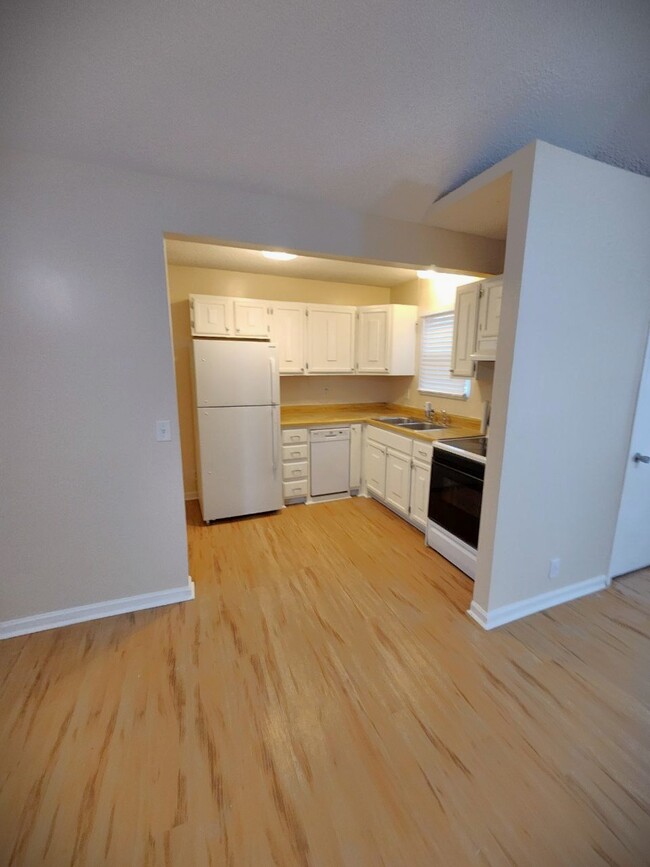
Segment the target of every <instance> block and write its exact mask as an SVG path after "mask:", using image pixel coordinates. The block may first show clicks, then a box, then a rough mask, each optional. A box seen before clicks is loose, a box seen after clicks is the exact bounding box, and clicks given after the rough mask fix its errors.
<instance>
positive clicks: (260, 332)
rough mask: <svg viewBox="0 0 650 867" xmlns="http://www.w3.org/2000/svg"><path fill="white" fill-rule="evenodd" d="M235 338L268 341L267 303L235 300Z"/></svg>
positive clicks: (246, 299) (243, 299)
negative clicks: (253, 338) (254, 338)
mask: <svg viewBox="0 0 650 867" xmlns="http://www.w3.org/2000/svg"><path fill="white" fill-rule="evenodd" d="M234 305H235V337H257V338H260V339H262V340H268V339H269V331H270V330H271V329H270V326H269V302H268V301H256V300H253V299H250V298H235V301H234Z"/></svg>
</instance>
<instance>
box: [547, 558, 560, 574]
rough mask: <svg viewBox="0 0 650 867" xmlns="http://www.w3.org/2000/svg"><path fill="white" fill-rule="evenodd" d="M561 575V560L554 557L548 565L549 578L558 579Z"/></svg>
mask: <svg viewBox="0 0 650 867" xmlns="http://www.w3.org/2000/svg"><path fill="white" fill-rule="evenodd" d="M559 574H560V558H559V557H554V558H553V559H552V560H551V561H550V563H549V564H548V577H549V578H557V577H558V575H559Z"/></svg>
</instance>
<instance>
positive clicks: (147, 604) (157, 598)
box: [0, 578, 194, 639]
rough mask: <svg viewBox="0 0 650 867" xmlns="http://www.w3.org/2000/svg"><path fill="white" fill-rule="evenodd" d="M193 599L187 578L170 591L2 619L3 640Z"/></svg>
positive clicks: (189, 581) (0, 629) (1, 634)
mask: <svg viewBox="0 0 650 867" xmlns="http://www.w3.org/2000/svg"><path fill="white" fill-rule="evenodd" d="M191 599H194V581H192V579H191V578H188V583H187V584H186V585H185V586H183V587H172V588H171V589H170V590H158V591H156V592H154V593H141V594H140V595H139V596H124V597H123V598H121V599H109V600H108V601H106V602H92V603H91V604H90V605H77V606H75V607H74V608H61V609H60V610H59V611H46V612H45V613H44V614H31V615H29V616H28V617H19V618H17V619H16V620H4V621H2V622H0V639H2V638H14V637H15V636H17V635H28V634H30V633H32V632H42V631H43V630H45V629H56V628H58V627H60V626H69V625H70V624H71V623H85V622H86V621H87V620H99V619H100V618H101V617H113V616H114V615H115V614H128V613H130V612H131V611H141V610H142V609H144V608H158V607H159V606H161V605H172V604H173V603H175V602H189V601H190V600H191Z"/></svg>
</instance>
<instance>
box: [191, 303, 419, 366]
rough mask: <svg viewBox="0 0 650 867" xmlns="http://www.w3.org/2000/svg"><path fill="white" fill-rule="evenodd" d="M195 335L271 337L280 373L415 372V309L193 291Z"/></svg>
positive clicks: (193, 332) (192, 327)
mask: <svg viewBox="0 0 650 867" xmlns="http://www.w3.org/2000/svg"><path fill="white" fill-rule="evenodd" d="M190 322H191V329H192V336H193V337H230V338H234V339H237V338H240V339H248V340H250V339H251V338H253V339H256V340H272V341H273V342H274V343H275V344H277V347H278V361H279V369H280V373H282V374H285V375H286V374H293V375H294V376H296V375H305V374H309V373H318V374H332V375H336V374H350V373H359V374H375V375H383V376H413V375H414V374H415V351H416V347H415V343H416V332H415V325H416V322H417V307H414V306H411V305H407V304H377V305H373V306H372V307H347V306H345V307H343V306H337V305H334V304H302V303H300V302H298V301H295V302H294V301H264V300H259V299H254V298H232V297H225V296H219V295H190Z"/></svg>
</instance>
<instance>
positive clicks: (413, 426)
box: [396, 421, 445, 430]
mask: <svg viewBox="0 0 650 867" xmlns="http://www.w3.org/2000/svg"><path fill="white" fill-rule="evenodd" d="M396 427H405V428H408V429H409V430H443V429H444V427H445V426H444V424H432V423H431V422H430V421H407V422H402V423H401V424H398V425H396Z"/></svg>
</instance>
